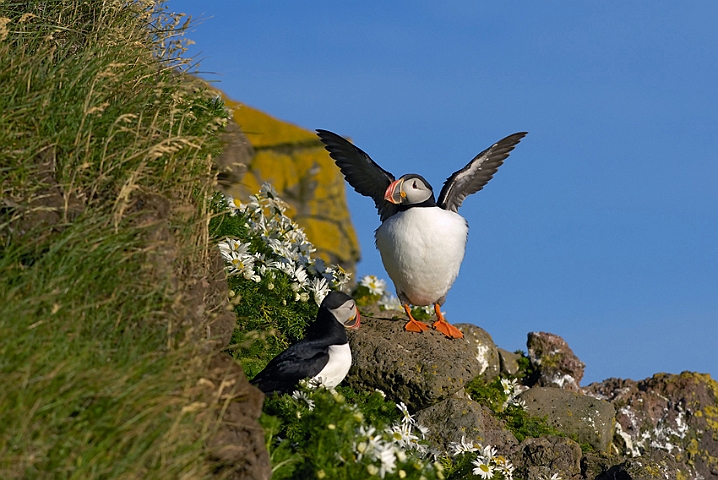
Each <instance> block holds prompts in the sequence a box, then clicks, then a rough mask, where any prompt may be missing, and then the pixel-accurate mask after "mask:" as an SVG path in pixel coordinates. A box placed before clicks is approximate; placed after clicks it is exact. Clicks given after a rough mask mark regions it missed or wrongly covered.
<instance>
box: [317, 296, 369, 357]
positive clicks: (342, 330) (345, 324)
mask: <svg viewBox="0 0 718 480" xmlns="http://www.w3.org/2000/svg"><path fill="white" fill-rule="evenodd" d="M360 323H361V322H360V317H359V310H357V306H356V303H355V302H354V299H353V298H352V297H350V296H349V295H347V294H346V293H342V292H330V293H329V294H328V295H327V296H326V297H324V300H323V301H322V304H321V305H320V306H319V312H317V319H316V320H315V321H314V322H312V324H311V325H309V328H307V333H306V335H305V336H304V338H305V339H310V340H318V339H321V340H322V341H327V342H329V343H328V345H341V344H343V343H346V342H347V333H346V329H347V328H351V329H356V328H359V324H360Z"/></svg>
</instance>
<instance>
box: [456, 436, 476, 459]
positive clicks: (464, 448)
mask: <svg viewBox="0 0 718 480" xmlns="http://www.w3.org/2000/svg"><path fill="white" fill-rule="evenodd" d="M480 449H481V445H479V444H478V443H473V442H467V441H466V436H465V435H462V436H461V441H460V442H451V443H449V450H451V455H452V456H454V457H456V456H458V455H461V454H462V453H466V452H475V451H477V450H480Z"/></svg>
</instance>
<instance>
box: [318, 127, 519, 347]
mask: <svg viewBox="0 0 718 480" xmlns="http://www.w3.org/2000/svg"><path fill="white" fill-rule="evenodd" d="M317 134H318V135H319V138H320V139H321V141H322V142H323V143H324V146H325V148H326V149H327V151H329V156H330V157H331V158H332V159H333V160H334V162H335V163H336V164H337V166H338V167H339V168H340V169H341V171H342V174H344V178H346V180H347V182H349V184H350V185H351V186H352V187H354V190H356V191H357V192H358V193H360V194H362V195H365V196H367V197H371V198H372V199H373V200H374V204H375V205H376V208H377V209H378V210H379V216H380V217H381V222H382V223H381V225H380V226H379V228H377V230H376V232H375V238H376V247H377V249H378V250H379V253H380V254H381V259H382V262H383V263H384V268H385V269H386V271H387V273H388V274H389V277H390V278H391V280H392V281H393V282H394V287H395V288H396V293H397V295H398V297H399V300H400V301H401V304H402V307H403V308H404V311H405V312H406V314H407V315H408V316H409V322H408V323H407V324H406V326H405V327H404V328H405V329H406V330H408V331H410V332H418V333H421V332H423V331H425V330H427V329H428V328H429V327H428V326H427V325H426V324H425V323H423V322H420V321H418V320H415V319H414V317H413V316H412V315H411V309H410V307H409V305H415V306H428V305H433V306H434V311H435V312H436V318H437V320H436V322H434V324H433V327H434V328H435V329H436V330H438V331H440V332H442V333H443V334H444V335H446V336H447V337H450V338H462V337H463V336H464V335H463V334H462V333H461V331H460V330H459V329H458V328H456V327H454V326H453V325H451V324H449V323H448V322H447V321H446V320H445V319H444V316H443V315H442V314H441V309H440V307H441V305H442V304H443V303H444V301H445V300H446V294H447V293H448V291H449V289H450V288H451V285H452V284H453V283H454V280H456V277H457V275H458V274H459V267H460V266H461V262H462V260H463V259H464V251H465V249H466V241H467V239H468V233H469V226H468V224H467V222H466V219H464V217H462V216H461V215H459V214H458V210H459V207H460V206H461V204H462V203H463V201H464V199H465V198H466V197H467V196H468V195H471V194H472V193H476V192H478V191H479V190H481V189H482V188H483V187H484V185H486V183H488V181H489V180H491V178H492V177H493V175H494V174H495V173H496V171H497V170H498V169H499V167H500V166H501V164H503V163H504V160H506V158H508V156H509V154H510V153H511V151H512V150H513V149H514V147H516V145H517V144H518V143H519V142H520V141H521V139H522V138H523V137H525V136H526V135H527V132H519V133H514V134H513V135H509V136H508V137H506V138H504V139H502V140H499V141H498V142H496V143H495V144H493V145H491V146H490V147H489V148H487V149H486V150H484V151H483V152H481V153H479V154H478V155H477V156H476V157H474V159H473V160H471V161H470V162H469V163H468V164H467V165H466V166H465V167H464V168H462V169H461V170H458V171H457V172H454V173H453V174H452V175H451V176H450V177H449V178H447V179H446V182H445V183H444V186H443V188H442V189H441V193H440V194H439V200H438V201H437V200H436V199H435V197H434V191H433V189H432V188H431V185H430V184H429V182H427V181H426V179H424V177H422V176H421V175H417V174H415V173H409V174H406V175H403V176H401V177H400V178H399V179H398V180H397V179H395V178H394V175H392V174H391V173H389V172H387V171H386V170H384V169H383V168H381V167H380V166H379V165H377V164H376V163H375V162H374V161H373V160H372V159H371V158H370V157H369V155H367V154H366V153H364V151H362V150H361V149H360V148H358V147H356V146H354V145H353V144H352V143H350V142H349V141H347V140H346V139H344V138H342V137H340V136H339V135H337V134H336V133H332V132H329V131H327V130H317Z"/></svg>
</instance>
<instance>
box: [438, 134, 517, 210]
mask: <svg viewBox="0 0 718 480" xmlns="http://www.w3.org/2000/svg"><path fill="white" fill-rule="evenodd" d="M527 133H528V132H519V133H514V134H513V135H509V136H508V137H506V138H504V139H502V140H499V141H498V142H496V143H494V144H493V145H491V146H490V147H489V148H487V149H486V150H484V151H483V152H481V153H479V154H478V155H476V157H474V159H473V160H471V161H470V162H469V164H468V165H466V166H465V167H464V168H462V169H461V170H459V171H458V172H454V173H453V174H452V175H451V176H450V177H449V178H447V179H446V182H444V186H443V188H442V189H441V193H440V194H439V201H438V202H437V205H439V207H441V208H443V209H444V210H450V211H452V212H457V211H458V210H459V207H460V206H461V204H462V203H463V201H464V199H465V198H466V197H467V196H468V195H471V194H472V193H476V192H478V191H479V190H481V189H482V188H484V185H486V184H487V183H488V182H489V180H491V177H493V176H494V173H496V171H497V170H498V169H499V167H500V166H501V164H502V163H504V160H506V159H507V158H508V156H509V153H511V150H513V149H514V147H516V145H517V144H518V143H519V142H520V141H521V139H522V138H524V137H525V136H526V135H527Z"/></svg>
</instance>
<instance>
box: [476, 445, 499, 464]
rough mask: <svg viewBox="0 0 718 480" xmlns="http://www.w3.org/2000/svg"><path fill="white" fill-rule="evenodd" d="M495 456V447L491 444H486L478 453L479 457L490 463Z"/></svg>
mask: <svg viewBox="0 0 718 480" xmlns="http://www.w3.org/2000/svg"><path fill="white" fill-rule="evenodd" d="M495 457H496V449H495V448H494V447H492V446H491V445H486V446H485V447H484V448H482V449H481V453H479V458H482V459H484V461H486V463H490V462H491V461H493V460H494V458H495Z"/></svg>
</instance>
